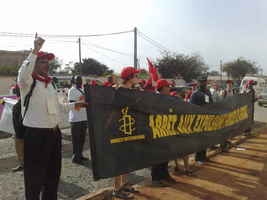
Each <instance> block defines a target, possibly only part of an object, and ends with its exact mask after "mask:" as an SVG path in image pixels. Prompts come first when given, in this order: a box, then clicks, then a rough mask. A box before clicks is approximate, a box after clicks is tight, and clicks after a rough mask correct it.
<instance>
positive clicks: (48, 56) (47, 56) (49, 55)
mask: <svg viewBox="0 0 267 200" xmlns="http://www.w3.org/2000/svg"><path fill="white" fill-rule="evenodd" d="M37 58H39V59H40V58H45V59H47V60H49V61H50V60H53V59H54V58H55V55H54V54H52V53H46V52H43V51H39V52H38V54H37Z"/></svg>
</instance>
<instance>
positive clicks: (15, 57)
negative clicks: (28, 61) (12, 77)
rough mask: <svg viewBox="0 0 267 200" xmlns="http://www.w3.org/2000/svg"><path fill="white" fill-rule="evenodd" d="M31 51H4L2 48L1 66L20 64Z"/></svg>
mask: <svg viewBox="0 0 267 200" xmlns="http://www.w3.org/2000/svg"><path fill="white" fill-rule="evenodd" d="M29 53H30V52H29V51H2V50H0V67H1V66H19V65H21V63H22V62H23V60H25V58H26V57H27V56H28V55H29Z"/></svg>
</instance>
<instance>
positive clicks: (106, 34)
mask: <svg viewBox="0 0 267 200" xmlns="http://www.w3.org/2000/svg"><path fill="white" fill-rule="evenodd" d="M131 32H133V30H128V31H121V32H113V33H102V34H87V35H59V34H40V33H38V35H40V36H43V37H50V38H52V37H53V38H79V37H99V36H110V35H119V34H125V33H131ZM0 36H1V37H35V34H29V33H14V32H0Z"/></svg>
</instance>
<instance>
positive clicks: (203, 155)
mask: <svg viewBox="0 0 267 200" xmlns="http://www.w3.org/2000/svg"><path fill="white" fill-rule="evenodd" d="M206 154H207V150H206V149H205V150H204V151H199V152H197V153H196V157H195V160H196V161H201V162H205V161H206V160H207V155H206Z"/></svg>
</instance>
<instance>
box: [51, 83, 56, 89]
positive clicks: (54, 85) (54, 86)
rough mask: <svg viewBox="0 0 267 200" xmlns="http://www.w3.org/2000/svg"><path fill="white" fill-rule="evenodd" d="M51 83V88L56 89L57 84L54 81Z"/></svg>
mask: <svg viewBox="0 0 267 200" xmlns="http://www.w3.org/2000/svg"><path fill="white" fill-rule="evenodd" d="M51 83H52V86H53V88H54V89H55V90H56V89H57V86H56V84H55V82H54V81H52V82H51Z"/></svg>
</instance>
